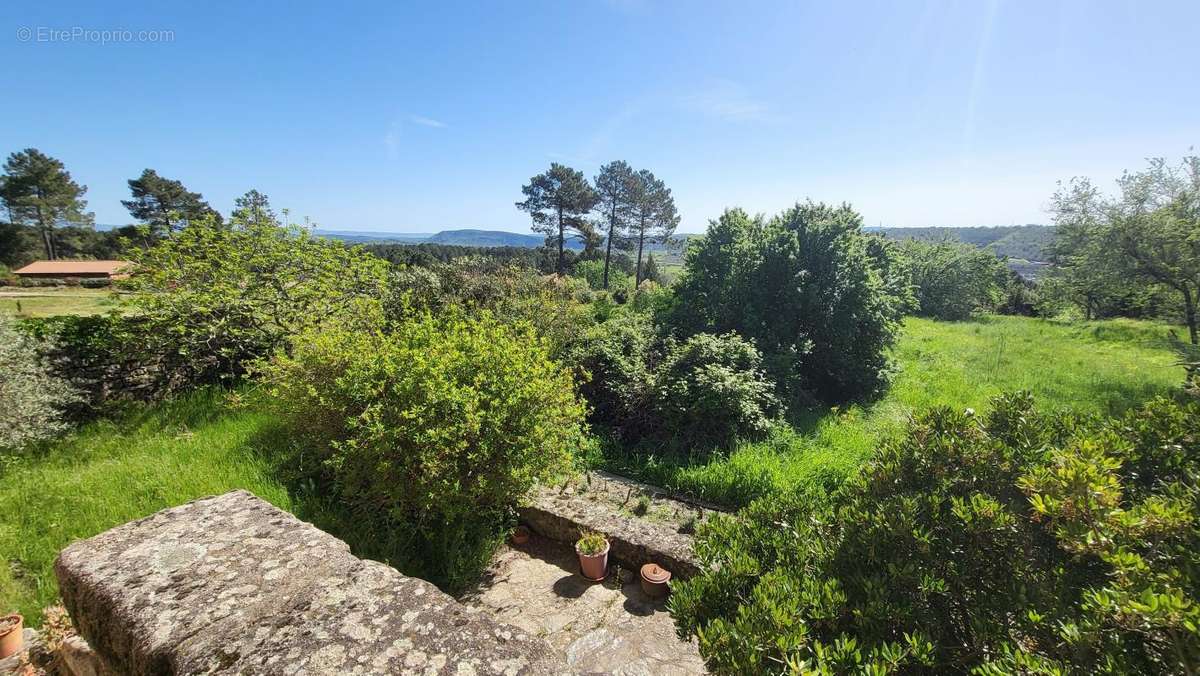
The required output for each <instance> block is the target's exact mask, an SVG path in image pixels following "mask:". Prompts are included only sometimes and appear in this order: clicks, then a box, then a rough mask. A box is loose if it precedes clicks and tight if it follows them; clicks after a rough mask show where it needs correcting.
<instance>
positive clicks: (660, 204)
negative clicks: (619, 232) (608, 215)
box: [631, 169, 679, 284]
mask: <svg viewBox="0 0 1200 676" xmlns="http://www.w3.org/2000/svg"><path fill="white" fill-rule="evenodd" d="M677 227H679V212H678V211H677V210H676V209H675V198H674V197H672V196H671V189H670V188H668V187H667V185H666V184H665V183H663V182H662V181H661V180H659V179H658V178H656V177H655V176H654V174H653V173H651V172H650V171H648V170H646V169H642V170H641V171H639V172H637V175H636V177H635V182H634V190H633V219H632V223H631V230H632V231H633V238H634V239H635V240H636V241H637V267H636V268H635V270H636V271H637V272H636V277H635V282H636V283H638V284H640V283H641V281H642V280H643V279H648V277H647V276H646V275H644V274H642V251H643V249H645V247H646V245H647V244H653V243H655V242H659V243H666V242H667V241H668V240H670V239H671V235H673V234H675V228H677Z"/></svg>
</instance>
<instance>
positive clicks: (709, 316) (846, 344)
mask: <svg viewBox="0 0 1200 676" xmlns="http://www.w3.org/2000/svg"><path fill="white" fill-rule="evenodd" d="M867 240H868V238H867V237H866V236H865V235H863V233H862V217H861V216H859V214H858V213H857V212H855V211H854V210H853V209H851V208H850V207H849V206H848V205H842V206H840V207H833V206H828V205H825V204H816V203H812V202H808V203H805V204H797V205H796V206H795V207H793V208H792V209H789V210H787V211H785V212H784V213H782V214H780V215H779V216H776V217H775V218H773V219H771V221H769V222H764V221H763V220H762V219H761V218H751V217H750V216H748V215H747V214H746V213H745V212H744V211H741V210H739V209H734V210H730V211H726V212H725V213H724V214H723V215H722V216H721V218H720V219H718V220H717V221H715V222H713V223H712V224H711V225H710V226H709V230H708V233H707V234H706V235H705V237H704V238H702V239H701V240H700V241H699V242H695V243H693V244H692V246H690V247H689V248H688V252H687V256H686V258H685V261H684V270H683V273H682V275H681V277H680V279H679V281H678V283H677V289H678V291H677V301H676V304H675V307H674V308H673V311H672V313H671V318H672V324H674V325H675V326H676V327H677V328H678V329H679V330H681V331H683V332H684V333H689V334H690V333H699V332H709V333H727V332H729V331H735V332H737V333H739V334H741V335H742V336H744V337H746V338H750V339H752V340H753V341H754V343H755V345H756V346H757V347H758V349H759V350H761V351H762V354H763V357H764V362H765V365H766V368H767V371H768V372H769V373H770V374H771V375H772V376H773V377H774V378H775V380H776V381H777V382H778V383H779V385H780V386H781V387H782V389H783V392H784V394H785V395H786V396H787V397H788V398H795V397H802V396H804V395H806V394H807V395H815V396H816V397H817V398H819V399H821V400H824V401H827V402H839V401H846V400H851V399H857V398H861V397H865V396H869V395H872V394H875V393H877V392H878V391H879V390H880V389H881V388H882V387H883V386H884V384H885V383H886V382H887V377H888V374H889V372H890V362H889V359H888V348H889V347H891V345H892V343H893V342H894V341H895V338H896V333H897V330H898V329H899V320H900V316H901V314H902V312H903V309H904V307H905V300H906V299H905V298H904V297H902V296H901V295H898V293H897V292H896V290H895V289H894V288H892V287H891V286H890V284H889V282H888V280H886V279H885V278H884V275H883V273H882V272H881V268H880V265H879V263H878V262H877V260H876V258H875V257H874V256H873V255H872V253H873V252H872V250H871V249H869V248H868V244H869V242H868V241H867Z"/></svg>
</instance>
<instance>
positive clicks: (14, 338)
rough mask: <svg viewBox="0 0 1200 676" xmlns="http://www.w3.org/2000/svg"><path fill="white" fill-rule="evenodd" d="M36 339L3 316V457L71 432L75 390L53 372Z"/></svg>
mask: <svg viewBox="0 0 1200 676" xmlns="http://www.w3.org/2000/svg"><path fill="white" fill-rule="evenodd" d="M39 347H40V345H39V343H38V341H37V340H36V339H34V338H33V337H31V336H29V335H27V334H25V333H23V332H21V331H18V330H17V328H16V327H15V326H14V325H13V324H12V321H11V320H10V319H8V317H6V316H5V315H3V314H0V374H3V375H2V376H0V454H2V453H3V452H14V451H18V450H20V449H21V448H23V447H25V446H27V445H28V444H30V443H32V442H35V441H39V440H41V439H47V438H50V437H53V436H56V435H58V434H60V433H61V432H63V431H64V430H66V429H67V427H68V424H67V422H66V420H65V417H64V412H65V410H66V409H67V407H69V406H70V405H71V404H72V403H73V402H74V401H75V399H76V396H77V395H76V393H75V390H74V389H72V388H71V386H70V385H68V384H67V383H66V381H64V380H63V379H61V378H57V377H55V376H54V374H53V373H52V372H51V370H50V367H49V366H48V365H47V364H46V363H45V361H44V360H43V358H42V356H41V353H40V352H39Z"/></svg>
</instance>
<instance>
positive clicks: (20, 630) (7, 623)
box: [0, 613, 25, 660]
mask: <svg viewBox="0 0 1200 676" xmlns="http://www.w3.org/2000/svg"><path fill="white" fill-rule="evenodd" d="M24 643H25V618H23V617H21V616H20V615H19V614H17V613H13V614H12V615H5V616H4V617H0V660H2V659H4V658H5V657H11V656H12V655H16V654H17V653H19V652H21V647H22V646H23V645H24Z"/></svg>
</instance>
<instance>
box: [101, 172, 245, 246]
mask: <svg viewBox="0 0 1200 676" xmlns="http://www.w3.org/2000/svg"><path fill="white" fill-rule="evenodd" d="M129 192H130V193H131V194H132V195H133V198H132V199H128V200H121V204H123V205H125V208H126V209H128V210H129V213H130V214H131V215H132V216H133V217H134V218H136V219H137V220H139V221H141V222H142V223H144V224H146V225H148V226H149V227H150V229H151V233H152V234H153V235H154V236H156V237H157V236H163V235H169V234H171V233H172V232H175V231H176V230H179V229H181V228H183V227H184V226H186V225H187V224H188V223H190V222H192V221H196V220H200V219H202V218H208V219H211V220H212V221H214V222H216V223H218V224H219V223H221V221H222V218H221V214H219V213H217V212H216V211H215V210H214V209H213V208H212V207H210V206H208V202H205V201H204V196H203V195H201V194H200V193H198V192H191V191H190V190H188V189H187V188H185V187H184V186H183V183H181V182H179V181H177V180H174V179H169V178H166V177H164V176H159V175H158V172H156V171H154V170H153V169H146V170H144V171H143V172H142V175H141V176H139V177H137V178H131V179H129Z"/></svg>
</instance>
